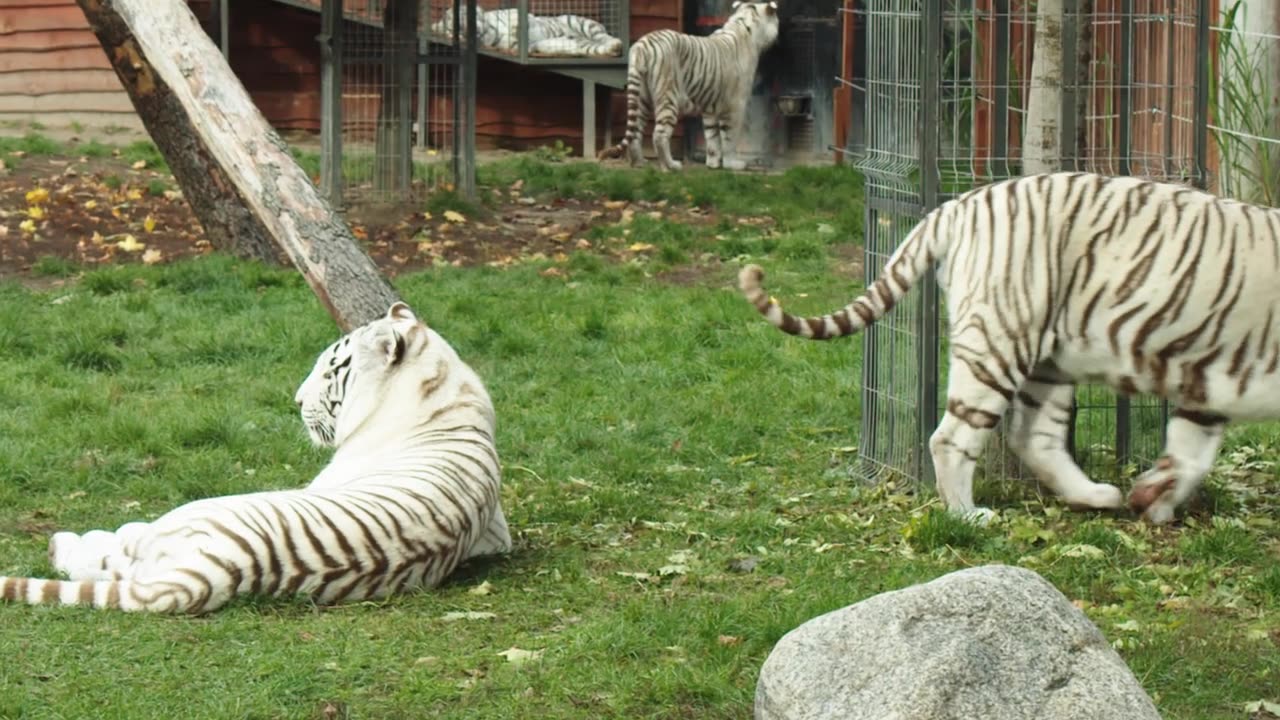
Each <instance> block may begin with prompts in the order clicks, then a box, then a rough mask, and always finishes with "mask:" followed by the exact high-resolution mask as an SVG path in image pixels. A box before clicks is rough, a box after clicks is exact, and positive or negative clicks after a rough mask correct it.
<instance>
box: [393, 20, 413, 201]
mask: <svg viewBox="0 0 1280 720" xmlns="http://www.w3.org/2000/svg"><path fill="white" fill-rule="evenodd" d="M393 32H394V36H393V37H394V38H395V39H394V42H395V45H396V49H395V57H396V68H395V72H394V73H392V77H394V78H395V83H396V87H395V88H394V92H395V93H396V117H395V123H396V125H395V132H396V141H395V142H394V143H393V144H392V146H393V147H394V148H395V150H396V153H398V155H399V156H398V157H396V158H394V159H393V162H394V163H395V167H396V182H395V189H396V191H397V193H399V195H400V199H405V198H406V197H407V196H408V192H409V190H410V188H412V187H413V133H412V128H413V84H414V83H413V73H414V70H415V69H416V68H417V66H418V0H402V6H401V7H400V12H399V13H397V14H396V27H395V30H394V31H393Z"/></svg>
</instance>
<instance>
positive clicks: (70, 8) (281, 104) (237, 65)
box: [0, 0, 681, 149]
mask: <svg viewBox="0 0 1280 720" xmlns="http://www.w3.org/2000/svg"><path fill="white" fill-rule="evenodd" d="M0 1H3V2H4V3H5V8H4V11H3V12H0V120H3V119H23V120H38V121H40V122H42V123H45V124H49V125H51V124H53V122H54V119H53V118H51V117H50V116H51V114H53V115H56V116H58V117H60V118H62V119H64V120H65V122H67V123H69V122H71V121H72V120H75V121H77V122H81V123H83V124H84V125H86V126H106V125H116V126H122V127H129V128H137V129H141V122H140V121H139V120H138V118H137V115H135V114H134V111H133V106H132V104H131V103H130V102H129V98H128V96H127V95H126V94H125V92H124V90H123V88H122V87H121V86H120V82H119V80H118V79H117V78H116V76H115V73H114V71H113V70H112V69H111V66H110V64H109V63H108V62H107V58H106V55H105V54H104V53H103V52H102V49H101V47H100V46H99V45H98V42H97V39H96V38H95V37H94V35H93V33H92V32H91V31H90V30H89V27H88V23H87V22H86V21H85V19H84V15H83V14H82V13H81V12H80V9H79V7H78V6H77V5H76V4H75V0H0ZM190 3H191V8H192V11H193V12H194V13H195V14H196V16H197V17H198V18H200V20H201V21H202V22H203V23H204V24H205V27H206V30H208V31H209V32H211V33H213V34H216V32H217V31H216V22H215V19H214V18H213V16H212V15H211V12H210V10H211V7H210V1H209V0H190ZM348 4H351V2H350V0H349V2H348ZM680 10H681V6H680V0H631V13H632V15H631V36H632V39H633V40H634V39H636V38H638V37H640V36H641V35H643V34H645V33H647V32H649V31H652V30H656V29H658V28H664V27H668V28H679V26H680ZM231 12H232V17H231V23H230V28H231V67H232V70H233V71H234V72H235V73H236V75H237V77H239V78H240V81H241V82H242V83H244V85H245V89H246V90H247V91H248V93H249V95H250V97H252V98H253V100H254V102H255V103H256V104H257V106H258V107H259V108H260V109H261V110H262V113H263V115H264V116H265V117H266V118H267V120H268V121H269V122H270V123H271V124H272V125H273V126H274V127H276V128H277V129H278V130H281V131H304V132H312V133H314V132H318V131H319V129H320V52H319V46H318V45H317V43H316V39H315V38H316V35H318V34H319V32H320V15H319V13H318V12H315V11H309V10H305V9H299V8H295V7H290V6H287V5H283V4H281V3H275V2H257V3H233V4H232V10H231ZM349 27H353V26H349ZM478 71H479V77H480V87H479V89H478V92H477V101H476V123H477V126H476V135H477V145H478V146H479V147H481V148H487V147H509V148H525V147H530V146H537V145H542V144H550V143H553V142H554V141H556V140H561V141H564V142H565V143H567V144H569V145H571V146H573V147H574V148H575V149H580V147H581V138H582V132H581V123H582V107H581V98H582V84H581V82H579V81H577V80H573V79H570V78H567V77H564V76H561V75H556V74H554V73H550V72H545V71H542V70H538V69H536V68H530V67H522V66H520V65H517V64H515V63H510V62H505V61H501V60H497V59H494V58H488V57H484V56H482V57H481V58H480V60H479V68H478ZM439 72H440V71H439V70H436V71H434V73H433V79H435V80H439V81H442V82H447V81H448V78H441V77H439V76H438V75H436V74H435V73H439ZM373 74H374V73H373V72H372V71H371V70H370V69H368V68H361V67H354V68H350V69H349V70H348V72H347V75H346V77H345V78H344V81H345V83H346V87H347V92H345V93H344V95H345V97H344V111H345V114H346V116H347V117H348V118H349V119H350V120H351V121H352V122H353V123H355V124H356V125H363V124H366V123H369V122H371V118H372V115H373V114H376V91H371V90H369V89H365V90H361V89H360V85H362V84H363V85H365V86H366V87H367V86H368V85H370V84H371V83H373V82H374V81H375V78H374V77H373ZM604 95H605V93H603V92H600V93H598V96H599V99H598V106H599V108H600V110H601V112H600V115H601V117H603V115H604V112H603V110H604V103H605V100H604ZM612 95H613V97H612V102H613V108H614V123H613V126H614V132H615V137H618V136H619V135H620V133H621V132H622V131H623V130H624V129H625V126H626V100H625V97H624V96H623V95H624V94H623V93H621V92H615V93H613V94H612ZM434 101H438V103H439V105H438V106H437V107H436V109H435V110H434V111H433V114H434V115H436V116H437V117H444V118H447V117H449V112H448V98H447V97H438V98H434ZM371 105H372V106H373V107H372V108H371V107H370V106H371ZM362 116H364V117H367V118H368V119H365V120H362V119H361V117H362ZM432 129H433V131H436V132H438V131H440V130H442V129H444V128H442V127H440V128H437V127H433V128H432Z"/></svg>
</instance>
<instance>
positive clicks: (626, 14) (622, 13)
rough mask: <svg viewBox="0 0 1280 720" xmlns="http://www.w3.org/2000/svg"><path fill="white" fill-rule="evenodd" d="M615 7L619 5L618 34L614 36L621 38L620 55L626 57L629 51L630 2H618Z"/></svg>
mask: <svg viewBox="0 0 1280 720" xmlns="http://www.w3.org/2000/svg"><path fill="white" fill-rule="evenodd" d="M615 7H620V8H621V9H620V10H619V11H618V18H619V22H618V34H617V35H616V37H618V38H621V39H622V57H627V54H628V53H629V52H631V3H630V2H620V3H617V5H616V6H615Z"/></svg>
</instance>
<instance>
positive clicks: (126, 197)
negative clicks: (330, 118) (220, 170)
mask: <svg viewBox="0 0 1280 720" xmlns="http://www.w3.org/2000/svg"><path fill="white" fill-rule="evenodd" d="M481 192H482V193H485V194H486V196H487V197H486V202H485V203H484V206H483V207H482V208H479V209H476V210H468V211H467V212H466V213H465V214H464V213H459V212H457V211H454V210H447V211H436V212H429V211H425V210H423V209H422V208H420V207H404V206H400V207H390V206H382V207H374V206H365V207H353V208H351V209H349V210H348V211H347V213H346V216H347V220H348V222H349V224H350V225H351V227H352V230H353V232H354V234H355V235H356V237H357V238H358V239H359V240H360V242H361V244H362V245H363V246H364V248H365V250H366V252H368V253H369V255H370V256H371V257H372V258H373V260H374V262H375V263H376V264H377V265H378V266H379V268H380V269H381V270H382V271H383V272H384V273H386V274H387V275H388V276H395V275H397V274H399V273H402V272H408V271H413V270H419V269H422V268H427V267H431V266H434V265H441V264H448V265H454V266H474V265H491V266H504V265H509V264H512V263H515V262H518V261H520V260H523V259H528V258H535V259H539V258H546V259H549V260H551V261H552V262H563V261H565V260H567V259H568V256H569V254H571V253H573V252H579V251H586V252H593V253H598V254H600V255H602V256H604V257H606V258H608V259H611V260H622V261H625V260H627V259H630V258H632V257H635V256H636V255H640V254H645V253H651V252H653V251H654V250H655V248H653V247H652V246H644V245H643V244H641V245H639V246H635V244H634V243H628V242H627V240H626V237H625V235H623V234H622V233H620V232H619V233H594V234H593V233H592V232H591V231H592V229H593V228H595V227H597V226H601V225H616V224H619V223H626V222H628V221H629V220H630V219H631V218H633V217H635V216H638V215H660V216H662V217H664V218H665V219H667V220H669V221H672V222H678V223H681V224H691V225H698V226H710V225H713V224H714V223H716V222H718V220H719V218H718V216H717V214H716V213H715V212H713V211H708V210H703V209H699V208H696V207H695V208H690V207H676V206H668V205H667V204H666V203H664V202H643V201H636V202H611V201H607V200H602V199H592V200H581V199H556V200H553V201H548V202H543V201H540V200H535V199H534V198H532V197H529V196H525V195H522V194H521V192H520V189H519V184H518V183H517V184H516V185H514V186H512V187H508V188H483V189H482V190H481ZM603 235H616V236H617V237H602V236H603ZM588 236H593V237H588ZM212 251H213V247H212V246H211V245H210V243H209V241H208V240H207V239H206V238H205V235H204V232H203V231H202V230H201V228H200V225H199V223H198V222H197V220H196V218H195V216H194V214H193V213H192V212H191V208H190V206H189V205H188V204H187V202H186V201H185V200H184V199H183V197H182V193H181V191H180V190H179V189H178V186H177V183H176V182H175V181H174V180H173V178H172V176H171V175H169V174H168V173H167V172H158V171H156V170H154V169H150V168H147V167H146V166H145V165H143V164H141V163H136V164H130V163H128V162H126V161H125V160H123V159H121V158H119V157H81V158H65V157H24V156H16V157H9V158H8V163H7V166H6V167H5V168H4V169H3V170H0V279H5V278H11V277H18V278H19V279H21V280H22V281H23V282H24V283H28V284H30V285H33V286H36V287H47V286H49V285H56V284H58V283H59V282H61V281H59V280H57V279H51V278H50V277H48V276H49V275H52V274H56V270H57V269H58V264H59V263H64V264H65V263H74V264H76V265H79V266H83V267H95V266H100V265H103V264H111V263H130V262H141V263H148V264H151V263H165V262H172V261H174V260H180V259H183V258H189V257H192V256H197V255H202V254H206V253H209V252H212ZM715 264H716V263H714V262H712V263H711V265H712V267H709V268H700V267H698V266H696V265H695V266H694V267H681V268H679V269H678V270H676V271H673V272H672V273H670V274H672V276H673V279H675V280H676V281H677V282H692V281H694V280H696V279H697V277H699V276H701V275H702V274H703V273H705V272H707V271H709V270H714V265H715Z"/></svg>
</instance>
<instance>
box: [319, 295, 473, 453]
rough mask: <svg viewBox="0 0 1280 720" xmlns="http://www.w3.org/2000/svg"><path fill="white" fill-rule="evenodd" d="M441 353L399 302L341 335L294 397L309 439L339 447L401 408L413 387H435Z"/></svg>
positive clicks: (443, 348) (444, 350) (435, 339)
mask: <svg viewBox="0 0 1280 720" xmlns="http://www.w3.org/2000/svg"><path fill="white" fill-rule="evenodd" d="M442 354H448V355H452V349H451V348H449V347H448V345H447V343H445V342H444V340H443V338H441V337H440V336H439V335H437V334H436V333H435V332H433V331H431V330H430V329H428V328H427V326H426V325H425V324H424V323H423V322H422V321H421V320H419V319H418V318H417V317H416V316H415V315H414V313H413V310H411V309H410V308H409V306H408V305H406V304H405V303H403V302H396V303H395V304H393V305H392V306H391V307H390V309H388V310H387V314H386V315H385V316H384V317H382V318H379V319H377V320H374V321H373V322H371V323H368V324H367V325H363V326H361V327H358V328H356V329H355V330H352V331H351V332H350V333H348V334H346V335H344V336H343V337H341V338H339V339H338V340H337V341H335V342H334V343H333V344H332V345H330V346H329V347H327V348H325V349H324V352H322V353H320V356H319V357H318V358H316V362H315V365H314V366H313V367H312V369H311V373H310V374H308V375H307V378H306V379H305V380H303V381H302V384H301V385H300V386H299V387H298V392H297V393H296V394H295V395H294V401H295V402H297V403H298V409H299V412H300V413H301V414H302V422H303V424H304V425H306V428H307V434H308V435H310V436H311V441H312V442H313V443H315V444H316V445H319V446H325V447H337V446H339V445H341V444H342V443H343V441H344V440H345V439H346V438H347V437H348V436H349V435H350V434H351V433H352V432H353V431H354V430H356V429H357V428H359V427H361V426H362V425H365V424H366V423H367V421H369V420H370V419H373V416H375V415H378V416H383V415H387V416H391V415H392V413H402V412H405V410H406V403H411V402H412V401H413V399H414V398H415V397H419V396H420V395H421V393H416V394H415V393H414V390H415V389H419V388H423V387H435V385H438V380H439V378H437V377H436V376H437V375H441V374H442V373H443V369H444V368H446V367H448V365H449V363H448V361H447V359H446V358H444V357H443V356H442ZM433 356H441V357H434V358H433ZM428 375H429V376H431V377H427V376H428ZM433 380H435V381H437V382H434V383H433ZM408 411H409V412H412V409H411V408H410V409H409V410H408Z"/></svg>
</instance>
